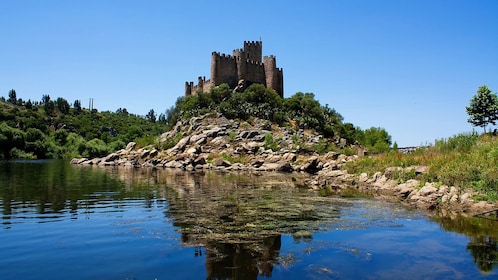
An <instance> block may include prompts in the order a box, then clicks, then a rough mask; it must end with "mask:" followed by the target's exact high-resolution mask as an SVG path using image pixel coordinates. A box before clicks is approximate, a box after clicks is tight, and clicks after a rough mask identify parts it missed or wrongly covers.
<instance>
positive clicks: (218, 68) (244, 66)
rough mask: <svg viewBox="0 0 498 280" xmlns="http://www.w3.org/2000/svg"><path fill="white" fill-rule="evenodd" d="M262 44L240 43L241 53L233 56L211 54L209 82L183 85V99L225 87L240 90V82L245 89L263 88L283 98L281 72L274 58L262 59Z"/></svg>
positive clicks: (201, 81)
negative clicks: (255, 85) (214, 87)
mask: <svg viewBox="0 0 498 280" xmlns="http://www.w3.org/2000/svg"><path fill="white" fill-rule="evenodd" d="M262 50H263V42H262V41H244V47H243V48H242V49H235V50H233V55H229V54H224V53H223V54H221V53H220V52H212V53H211V79H209V80H206V78H205V77H204V78H201V77H199V79H198V85H197V86H194V85H193V82H190V83H189V82H186V83H185V96H188V95H191V94H196V93H197V92H199V91H201V92H206V91H208V90H209V89H210V87H213V86H218V85H220V84H223V83H227V84H228V85H229V86H230V88H233V89H235V87H237V88H238V90H243V89H241V88H240V82H241V81H244V82H243V84H244V85H245V86H249V85H251V84H255V83H257V84H263V85H265V86H267V87H269V88H272V89H274V90H275V91H277V92H278V93H279V94H280V96H282V97H283V92H284V91H283V89H284V87H283V69H282V68H277V67H276V65H277V63H276V57H275V56H274V55H270V56H265V57H263V56H262Z"/></svg>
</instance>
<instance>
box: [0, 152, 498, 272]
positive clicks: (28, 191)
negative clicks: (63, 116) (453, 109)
mask: <svg viewBox="0 0 498 280" xmlns="http://www.w3.org/2000/svg"><path fill="white" fill-rule="evenodd" d="M300 181H301V178H296V177H292V176H290V175H288V174H285V175H279V174H265V173H263V174H256V175H251V176H249V175H247V174H246V175H242V174H218V173H212V172H211V173H195V174H192V173H185V172H174V171H168V170H153V169H126V168H109V169H104V168H97V167H82V166H71V165H69V164H67V163H66V162H61V161H34V162H33V161H17V162H0V215H1V217H2V220H1V225H0V278H1V279H268V278H271V279H286V280H287V279H476V278H477V279H479V278H483V279H484V278H487V279H497V278H498V246H497V243H496V240H497V238H498V223H497V222H495V221H489V220H485V219H482V218H474V219H467V220H463V219H453V220H451V219H436V218H432V219H428V218H426V217H425V216H423V215H421V214H419V213H417V212H414V211H411V210H409V209H405V208H403V207H401V206H400V205H397V204H390V203H387V202H383V201H379V200H375V199H371V198H366V197H363V198H359V197H357V196H356V197H355V196H351V197H349V196H348V197H334V196H329V197H320V196H317V195H315V194H312V193H310V192H308V191H307V190H303V189H300V188H299V186H300V185H301V184H300Z"/></svg>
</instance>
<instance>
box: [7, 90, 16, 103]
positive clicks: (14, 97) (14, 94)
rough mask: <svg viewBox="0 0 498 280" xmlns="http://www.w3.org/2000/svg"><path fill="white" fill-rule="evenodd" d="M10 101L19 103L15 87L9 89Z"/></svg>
mask: <svg viewBox="0 0 498 280" xmlns="http://www.w3.org/2000/svg"><path fill="white" fill-rule="evenodd" d="M8 101H9V102H10V103H12V104H16V103H17V94H16V91H15V90H14V89H11V90H9V100H8Z"/></svg>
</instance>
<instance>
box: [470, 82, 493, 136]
mask: <svg viewBox="0 0 498 280" xmlns="http://www.w3.org/2000/svg"><path fill="white" fill-rule="evenodd" d="M465 109H466V110H467V114H468V115H469V119H468V122H469V123H471V124H472V125H473V126H480V127H482V128H484V133H486V126H487V125H488V124H493V125H495V124H496V121H497V120H498V97H497V96H496V94H494V93H492V92H491V90H490V89H489V88H488V87H487V86H485V85H483V86H480V87H479V88H478V89H477V93H476V95H474V96H473V97H472V98H471V99H470V105H469V106H467V107H465Z"/></svg>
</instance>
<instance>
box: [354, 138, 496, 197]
mask: <svg viewBox="0 0 498 280" xmlns="http://www.w3.org/2000/svg"><path fill="white" fill-rule="evenodd" d="M412 165H424V166H428V167H429V172H428V173H427V174H420V175H417V176H415V175H414V174H399V175H398V176H399V179H407V178H410V179H418V180H421V181H426V182H439V183H441V184H445V185H448V186H456V187H459V188H461V189H464V190H465V189H473V190H475V191H477V192H479V193H480V195H477V196H475V197H474V198H475V199H478V200H487V201H489V202H495V201H498V168H497V166H498V137H493V136H491V135H488V134H485V135H480V136H479V135H477V134H460V135H457V136H454V137H452V138H449V139H441V140H438V141H436V142H435V144H434V145H433V146H430V147H426V148H421V149H419V150H417V151H416V152H414V153H412V154H403V153H399V152H396V151H391V152H389V153H384V154H380V155H375V156H369V157H364V158H361V159H359V160H357V161H354V162H351V163H348V164H347V165H346V168H347V170H348V172H350V173H356V174H358V173H361V172H366V173H368V174H369V175H371V174H373V173H375V172H377V171H381V172H384V171H385V169H386V168H388V167H393V166H399V167H403V168H404V167H408V166H412Z"/></svg>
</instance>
